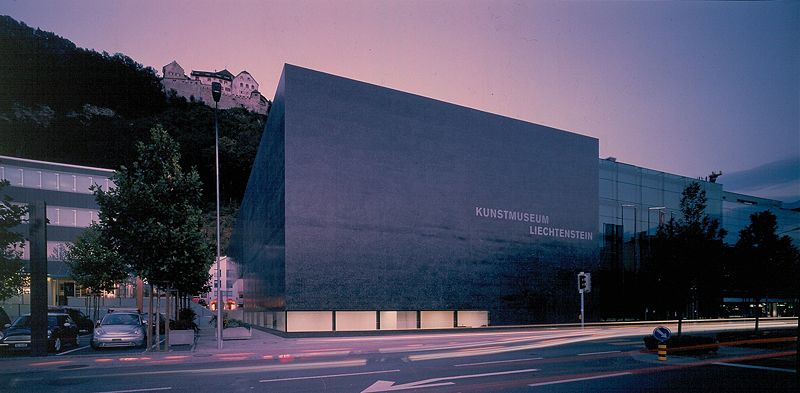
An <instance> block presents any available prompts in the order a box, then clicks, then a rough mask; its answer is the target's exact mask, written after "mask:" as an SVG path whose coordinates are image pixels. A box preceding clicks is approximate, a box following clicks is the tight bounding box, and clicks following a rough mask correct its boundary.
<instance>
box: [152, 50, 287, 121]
mask: <svg viewBox="0 0 800 393" xmlns="http://www.w3.org/2000/svg"><path fill="white" fill-rule="evenodd" d="M161 71H162V74H163V78H161V86H162V87H163V88H164V92H165V93H169V92H170V90H172V91H174V92H175V94H177V95H178V96H180V97H185V98H187V99H192V98H193V99H194V100H196V101H200V102H203V103H205V104H206V105H213V103H214V99H213V98H212V97H211V83H213V82H219V83H220V85H222V96H221V97H220V100H219V107H220V108H221V109H230V108H247V109H249V110H250V111H253V112H256V113H260V114H262V115H266V114H267V111H269V107H270V104H271V102H270V101H269V100H267V99H266V98H265V97H264V96H262V95H261V93H260V92H259V91H258V82H256V79H255V78H253V76H252V75H250V73H249V72H247V71H242V72H240V73H239V74H238V75H236V76H233V74H231V73H230V71H228V70H222V71H214V72H211V71H194V70H192V72H191V74H189V76H186V73H185V72H184V70H183V67H181V65H180V64H178V62H176V61H174V60H173V61H172V63H169V64H167V65H165V66H164V67H162V69H161Z"/></svg>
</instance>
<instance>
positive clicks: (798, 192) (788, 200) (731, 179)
mask: <svg viewBox="0 0 800 393" xmlns="http://www.w3.org/2000/svg"><path fill="white" fill-rule="evenodd" d="M719 182H720V183H722V184H723V186H724V187H725V190H726V191H732V192H738V193H742V194H749V195H753V196H757V197H762V198H769V199H776V200H779V201H783V202H784V207H788V208H792V207H791V205H797V206H796V207H800V156H797V157H791V158H786V159H781V160H776V161H773V162H770V163H767V164H764V165H760V166H757V167H755V168H752V169H747V170H744V171H739V172H733V173H726V174H724V175H722V177H720V179H719Z"/></svg>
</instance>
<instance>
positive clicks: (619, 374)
mask: <svg viewBox="0 0 800 393" xmlns="http://www.w3.org/2000/svg"><path fill="white" fill-rule="evenodd" d="M631 374H633V373H628V372H625V373H614V374H605V375H596V376H594V377H583V378H571V379H562V380H558V381H550V382H539V383H532V384H530V385H528V386H545V385H555V384H559V383H569V382H578V381H588V380H590V379H601V378H612V377H621V376H623V375H631Z"/></svg>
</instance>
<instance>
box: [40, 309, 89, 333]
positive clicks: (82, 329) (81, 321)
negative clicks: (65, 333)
mask: <svg viewBox="0 0 800 393" xmlns="http://www.w3.org/2000/svg"><path fill="white" fill-rule="evenodd" d="M47 311H49V312H61V313H64V314H67V315H69V317H70V318H72V320H73V321H75V323H76V324H78V332H79V333H81V334H85V333H91V332H92V331H93V330H94V321H92V319H91V318H89V316H87V315H86V314H84V313H83V311H81V310H79V309H77V308H72V307H66V306H50V307H47Z"/></svg>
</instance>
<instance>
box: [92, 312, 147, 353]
mask: <svg viewBox="0 0 800 393" xmlns="http://www.w3.org/2000/svg"><path fill="white" fill-rule="evenodd" d="M145 334H146V330H145V324H144V321H142V317H141V316H140V315H139V314H137V313H135V312H114V313H111V314H106V315H105V316H104V317H103V320H102V321H100V324H99V325H98V326H97V327H96V328H95V329H94V333H93V334H92V348H105V347H144V346H145V342H146V336H145Z"/></svg>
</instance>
